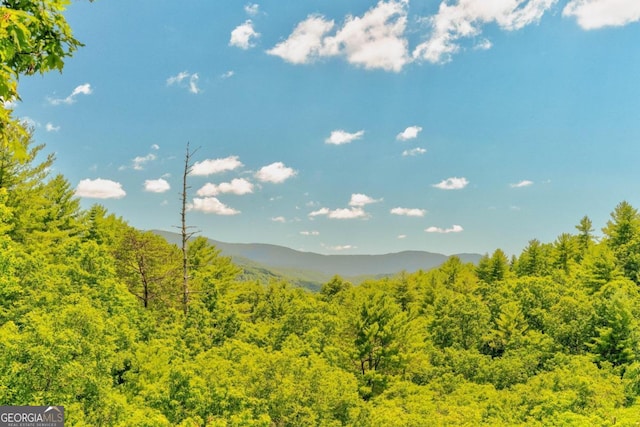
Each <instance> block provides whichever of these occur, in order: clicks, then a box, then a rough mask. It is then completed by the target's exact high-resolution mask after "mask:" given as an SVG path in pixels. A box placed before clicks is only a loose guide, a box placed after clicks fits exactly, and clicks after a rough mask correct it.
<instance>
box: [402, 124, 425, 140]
mask: <svg viewBox="0 0 640 427" xmlns="http://www.w3.org/2000/svg"><path fill="white" fill-rule="evenodd" d="M421 131H422V128H421V127H420V126H409V127H408V128H406V129H405V130H403V131H402V132H400V133H399V134H398V135H397V136H396V139H397V140H398V141H408V140H410V139H415V138H417V137H418V134H419V133H420V132H421Z"/></svg>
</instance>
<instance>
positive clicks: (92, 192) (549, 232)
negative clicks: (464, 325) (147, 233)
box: [15, 0, 640, 254]
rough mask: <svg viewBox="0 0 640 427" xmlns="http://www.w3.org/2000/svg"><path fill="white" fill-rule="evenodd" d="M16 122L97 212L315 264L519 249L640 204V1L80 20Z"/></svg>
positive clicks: (331, 4) (103, 13)
mask: <svg viewBox="0 0 640 427" xmlns="http://www.w3.org/2000/svg"><path fill="white" fill-rule="evenodd" d="M67 16H68V19H69V21H70V23H71V25H72V27H73V29H74V32H75V35H76V36H77V37H78V38H79V39H80V40H81V41H82V42H83V43H85V47H83V48H82V49H81V50H80V51H78V52H77V54H76V55H75V56H74V57H73V58H72V59H70V60H69V61H68V62H67V64H66V67H65V70H64V72H63V73H62V74H57V73H53V74H48V75H46V76H44V77H42V76H35V77H29V78H23V79H22V80H21V82H20V87H19V90H20V93H21V96H22V102H20V103H19V104H17V105H16V107H15V111H16V113H15V114H16V115H17V116H19V117H23V118H24V119H25V120H28V121H29V122H30V123H32V125H33V126H34V127H35V137H36V141H37V142H39V143H45V144H46V146H47V150H48V151H49V152H54V153H56V156H57V161H56V164H55V172H60V173H62V174H64V175H65V176H66V177H67V179H69V181H70V182H71V184H72V185H73V186H74V188H76V191H77V194H78V196H80V197H81V199H82V205H83V206H84V207H89V206H91V205H92V204H94V203H100V204H102V205H104V206H105V207H107V208H108V209H109V211H110V212H113V213H115V214H116V215H118V216H122V217H123V218H125V219H126V220H127V221H129V222H130V223H131V224H132V225H134V226H136V227H139V228H143V229H154V228H155V229H165V230H171V229H172V227H173V226H175V225H177V224H179V192H180V179H181V169H182V167H183V159H184V153H185V148H186V144H187V142H189V143H190V144H191V147H192V148H198V150H197V152H196V153H195V156H194V161H195V162H196V164H195V165H194V171H193V174H192V176H191V177H190V180H189V184H190V186H191V189H190V200H189V201H190V205H191V210H190V212H189V215H188V221H189V223H190V224H191V225H193V226H195V227H197V228H198V229H199V230H200V232H201V234H202V235H204V236H207V237H211V238H214V239H217V240H221V241H226V242H260V243H273V244H279V245H284V246H288V247H291V248H294V249H300V250H305V251H313V252H319V253H327V254H334V253H342V254H356V253H358V254H377V253H388V252H398V251H401V250H427V251H432V252H441V253H445V254H451V253H459V252H479V253H486V252H492V251H493V250H494V249H496V248H502V249H504V250H505V251H506V252H508V253H512V254H513V253H516V254H517V253H519V252H520V250H521V249H522V248H523V247H524V246H526V244H527V242H528V241H529V240H530V239H533V238H538V239H540V240H541V241H543V242H551V241H553V240H554V239H555V238H556V237H557V236H558V235H559V234H560V233H563V232H572V231H574V228H573V227H574V225H576V224H577V223H578V222H579V220H580V218H582V216H584V215H588V216H589V217H590V218H591V219H592V220H593V222H594V226H595V227H596V228H597V231H598V233H599V232H600V228H601V227H603V226H604V225H605V223H606V221H607V220H608V217H609V213H610V212H611V211H612V210H613V208H614V207H615V205H616V204H617V203H618V202H620V201H622V200H627V201H629V202H630V203H631V204H632V205H634V206H636V207H640V187H639V185H638V183H640V168H639V167H638V159H639V158H640V156H639V154H640V148H639V147H640V144H639V142H640V80H639V76H640V44H639V43H638V41H640V23H639V21H640V2H637V0H492V1H485V0H449V1H446V2H440V1H421V2H418V1H408V0H404V1H403V0H388V1H380V2H372V1H342V0H341V1H338V0H332V1H317V0H311V1H304V2H281V1H275V0H268V1H259V2H256V3H253V2H240V1H225V2H212V1H208V0H192V1H189V2H165V1H160V2H158V1H153V2H152V1H148V0H139V1H136V2H130V1H129V2H125V1H122V0H99V1H96V2H93V3H88V2H84V1H82V2H74V3H73V4H72V5H71V6H70V8H69V10H68V13H67Z"/></svg>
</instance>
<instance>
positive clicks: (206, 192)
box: [197, 178, 253, 197]
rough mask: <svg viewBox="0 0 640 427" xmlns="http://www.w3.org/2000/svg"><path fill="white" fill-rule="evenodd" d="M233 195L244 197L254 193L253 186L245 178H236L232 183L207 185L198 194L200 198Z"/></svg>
mask: <svg viewBox="0 0 640 427" xmlns="http://www.w3.org/2000/svg"><path fill="white" fill-rule="evenodd" d="M225 193H231V194H236V195H239V196H241V195H244V194H249V193H253V184H252V183H251V182H249V181H247V180H246V179H244V178H235V179H232V180H231V182H222V183H220V184H217V185H216V184H212V183H207V184H205V185H204V186H203V187H202V188H200V189H199V190H198V192H197V194H198V196H202V197H204V196H217V195H218V194H225Z"/></svg>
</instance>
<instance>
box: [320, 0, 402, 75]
mask: <svg viewBox="0 0 640 427" xmlns="http://www.w3.org/2000/svg"><path fill="white" fill-rule="evenodd" d="M408 3H409V2H408V0H398V1H393V0H390V1H380V2H379V3H378V4H377V5H376V6H375V7H373V8H371V9H369V10H368V11H367V12H366V13H365V14H364V15H363V16H362V17H357V16H356V17H354V16H348V17H347V18H346V20H345V24H344V26H343V27H342V28H341V29H340V30H338V32H337V33H336V35H335V36H334V37H327V38H325V40H324V53H325V55H327V56H337V55H344V56H346V58H347V61H348V62H349V63H351V64H354V65H357V66H361V67H364V68H366V69H383V70H385V71H395V72H399V71H400V70H402V68H403V67H404V66H405V65H406V64H408V63H409V62H410V61H411V58H410V57H409V49H408V42H407V40H406V39H405V38H404V32H405V29H406V26H407V6H408Z"/></svg>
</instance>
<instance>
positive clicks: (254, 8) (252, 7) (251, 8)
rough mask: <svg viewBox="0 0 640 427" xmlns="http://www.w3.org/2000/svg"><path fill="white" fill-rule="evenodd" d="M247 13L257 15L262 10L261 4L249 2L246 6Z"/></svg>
mask: <svg viewBox="0 0 640 427" xmlns="http://www.w3.org/2000/svg"><path fill="white" fill-rule="evenodd" d="M244 11H245V12H246V13H247V15H251V16H256V15H257V14H258V13H259V12H260V5H259V4H256V3H248V4H246V5H245V6H244Z"/></svg>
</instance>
